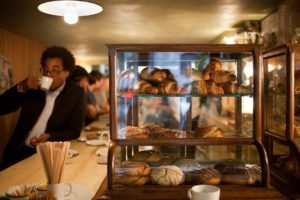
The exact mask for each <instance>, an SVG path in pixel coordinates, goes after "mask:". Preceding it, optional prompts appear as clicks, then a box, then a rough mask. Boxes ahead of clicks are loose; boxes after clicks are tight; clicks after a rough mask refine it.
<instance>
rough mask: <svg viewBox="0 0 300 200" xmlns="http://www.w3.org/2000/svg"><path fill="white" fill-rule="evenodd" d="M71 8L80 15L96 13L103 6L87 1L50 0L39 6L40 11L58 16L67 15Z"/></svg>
mask: <svg viewBox="0 0 300 200" xmlns="http://www.w3.org/2000/svg"><path fill="white" fill-rule="evenodd" d="M70 9H71V10H73V11H74V12H76V13H77V15H78V16H88V15H95V14H97V13H100V12H101V11H102V10H103V8H102V7H101V6H99V5H97V4H94V3H90V2H86V1H68V0H61V1H49V2H45V3H42V4H40V5H39V6H38V10H39V11H41V12H43V13H46V14H49V15H56V16H65V14H66V12H68V11H69V10H70Z"/></svg>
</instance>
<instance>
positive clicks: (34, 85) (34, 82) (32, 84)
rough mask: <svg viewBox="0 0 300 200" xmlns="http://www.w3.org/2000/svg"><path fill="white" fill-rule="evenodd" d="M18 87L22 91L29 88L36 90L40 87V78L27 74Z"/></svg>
mask: <svg viewBox="0 0 300 200" xmlns="http://www.w3.org/2000/svg"><path fill="white" fill-rule="evenodd" d="M20 87H21V89H22V90H24V91H26V90H29V89H34V90H37V89H39V88H40V79H39V77H36V76H28V77H27V78H26V79H25V80H23V81H21V83H20Z"/></svg>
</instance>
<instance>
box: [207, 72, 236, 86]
mask: <svg viewBox="0 0 300 200" xmlns="http://www.w3.org/2000/svg"><path fill="white" fill-rule="evenodd" d="M210 79H211V80H212V81H214V82H215V83H217V84H221V83H228V82H233V81H236V75H235V74H233V73H232V72H229V71H225V70H220V71H215V72H212V73H211V74H210Z"/></svg>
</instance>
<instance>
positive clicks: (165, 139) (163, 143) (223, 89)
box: [108, 44, 269, 190]
mask: <svg viewBox="0 0 300 200" xmlns="http://www.w3.org/2000/svg"><path fill="white" fill-rule="evenodd" d="M261 55H262V52H261V47H260V46H259V45H166V44H165V45H109V58H110V78H111V82H110V84H111V88H112V89H111V91H110V101H111V105H112V108H111V113H110V114H111V138H112V141H113V142H112V145H111V147H110V150H109V161H108V162H109V163H111V167H110V168H109V171H108V172H109V174H108V178H109V179H108V182H109V185H108V186H109V189H112V190H114V189H116V188H118V187H136V186H138V187H143V186H145V187H146V186H156V187H158V188H159V187H162V186H163V185H164V184H162V185H160V184H158V183H157V182H155V180H154V179H155V178H153V177H152V178H150V179H149V177H147V178H146V177H143V180H139V179H137V177H131V175H132V174H131V172H130V171H131V169H132V168H134V169H135V167H134V166H135V165H138V164H137V163H134V162H136V160H134V159H133V158H134V157H136V156H137V157H138V156H139V154H142V155H143V154H147V152H148V153H149V151H151V152H152V153H153V152H155V153H154V154H155V155H156V154H157V155H162V157H163V156H165V155H168V156H169V160H168V159H167V160H168V161H169V162H163V161H164V160H161V165H158V166H151V164H149V163H148V162H146V161H141V160H137V162H142V163H143V164H142V165H143V166H146V167H148V166H149V168H147V170H148V171H149V173H151V172H152V171H155V169H156V167H160V168H164V167H163V166H164V165H165V164H166V163H167V165H168V166H172V167H171V170H172V169H173V168H174V170H175V171H177V172H178V173H180V174H181V173H182V176H184V177H185V176H186V173H185V172H184V171H182V170H180V169H179V170H178V169H177V168H176V167H173V166H175V162H176V161H178V160H181V159H189V160H190V161H191V162H193V163H194V164H196V163H198V164H199V165H203V167H202V168H204V169H207V168H214V167H215V165H216V164H217V163H219V162H221V161H222V160H228V159H229V160H234V163H237V162H241V163H243V166H244V167H245V166H255V167H254V168H255V169H256V175H255V176H257V177H260V178H259V181H255V183H249V185H252V184H254V185H260V186H268V184H269V171H268V162H267V157H266V152H265V149H264V146H263V144H262V127H263V124H262V99H263V97H262V72H263V70H262V63H261ZM203 149H205V151H204V154H205V156H206V158H205V157H201V156H200V157H199V156H198V155H201V153H203V152H202V151H203ZM145 151H146V152H145ZM212 155H213V156H214V158H210V157H209V156H212ZM250 155H251V156H250ZM171 158H172V159H171ZM131 165H133V166H132V168H131ZM231 165H234V166H235V164H231ZM237 165H238V164H237ZM235 167H236V166H235ZM235 167H233V168H235ZM244 167H243V169H244ZM162 170H164V169H162ZM166 170H168V169H166ZM257 170H258V171H259V173H257V172H258V171H257ZM128 171H129V174H127V172H128ZM148 171H147V173H148ZM238 171H239V169H238ZM242 171H243V170H241V171H240V173H248V172H242ZM195 173H196V172H195ZM197 173H198V171H197ZM208 173H209V172H208ZM221 174H222V173H221ZM128 175H130V177H128ZM148 175H149V174H147V176H148ZM134 176H136V175H134ZM139 176H140V175H139ZM134 178H136V181H137V182H138V183H135V181H133V179H134ZM146 179H147V180H146ZM130 180H132V181H133V182H131V183H129V184H128V182H127V181H129V182H130ZM256 180H258V179H256ZM139 181H141V182H139ZM223 183H225V182H222V181H221V182H220V184H223ZM189 184H192V183H189V182H184V181H183V182H181V181H180V183H176V184H173V183H170V184H169V185H164V187H165V186H167V187H173V186H176V187H177V188H178V187H179V188H180V186H183V187H184V186H185V185H189ZM225 184H226V183H225ZM233 185H234V184H233ZM245 185H248V183H245Z"/></svg>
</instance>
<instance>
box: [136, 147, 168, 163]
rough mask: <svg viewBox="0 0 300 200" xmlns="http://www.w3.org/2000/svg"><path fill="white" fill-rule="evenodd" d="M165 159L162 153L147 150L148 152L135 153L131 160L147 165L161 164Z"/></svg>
mask: <svg viewBox="0 0 300 200" xmlns="http://www.w3.org/2000/svg"><path fill="white" fill-rule="evenodd" d="M162 158H163V155H162V153H161V152H159V151H156V150H146V151H139V152H137V153H135V154H134V155H133V156H132V158H131V160H133V161H138V162H146V163H148V164H149V163H155V162H159V161H160V160H161V159H162Z"/></svg>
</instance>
